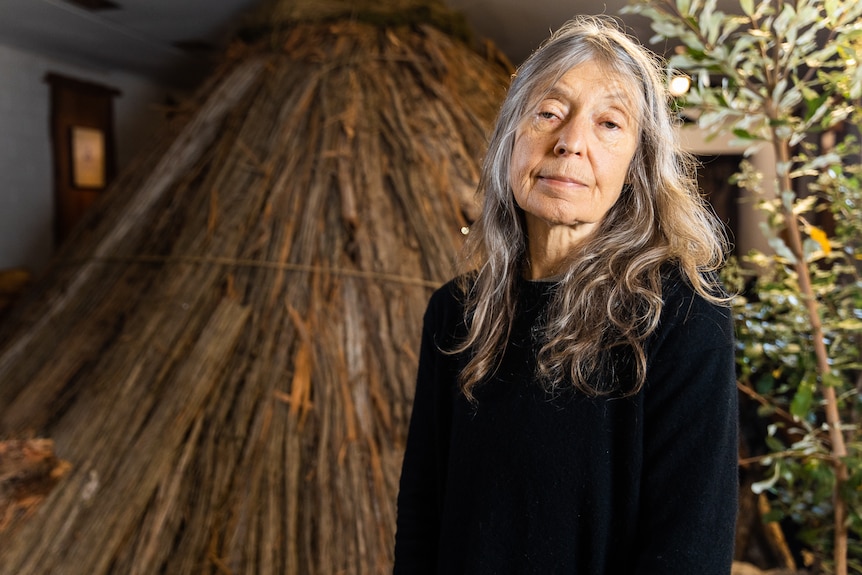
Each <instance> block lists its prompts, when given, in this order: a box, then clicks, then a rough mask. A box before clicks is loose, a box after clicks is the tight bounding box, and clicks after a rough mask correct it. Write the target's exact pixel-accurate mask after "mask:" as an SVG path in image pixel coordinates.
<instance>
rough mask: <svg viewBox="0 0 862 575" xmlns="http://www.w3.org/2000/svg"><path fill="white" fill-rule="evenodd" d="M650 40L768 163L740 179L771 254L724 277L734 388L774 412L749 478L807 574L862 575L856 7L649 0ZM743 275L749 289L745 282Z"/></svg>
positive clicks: (861, 91)
mask: <svg viewBox="0 0 862 575" xmlns="http://www.w3.org/2000/svg"><path fill="white" fill-rule="evenodd" d="M625 10H626V12H628V13H636V14H640V15H643V16H646V17H647V18H649V20H650V22H651V25H652V28H653V30H654V31H655V33H656V36H655V37H654V38H653V41H656V40H664V41H669V42H670V43H672V44H675V45H678V47H676V49H675V51H674V53H673V55H672V56H671V57H670V58H669V61H668V66H669V69H670V70H672V71H673V70H676V71H677V73H681V74H686V75H689V77H690V78H691V79H692V88H691V90H690V91H689V92H688V93H687V94H686V95H685V96H684V98H683V100H684V101H682V102H681V103H680V105H681V106H683V107H684V109H685V110H687V111H691V112H692V113H693V115H696V116H697V123H698V125H699V126H700V127H701V128H702V129H704V130H707V131H708V133H709V134H712V135H718V134H732V137H733V138H735V141H736V142H739V143H740V144H741V145H743V146H744V147H745V150H746V151H745V154H746V157H748V156H749V155H750V154H751V153H752V152H754V151H755V150H757V149H762V148H766V149H769V150H771V152H772V154H774V158H775V162H774V166H775V167H774V170H772V171H771V172H764V171H762V170H758V169H757V168H755V167H754V164H753V163H752V162H750V161H748V160H744V161H743V163H742V165H741V168H740V171H739V173H738V174H737V175H736V176H735V179H736V182H737V183H738V184H739V186H740V187H742V188H745V189H747V190H749V191H751V192H752V193H753V194H754V195H755V197H756V198H757V207H758V208H759V209H760V210H762V211H763V213H764V214H765V217H764V219H763V225H762V229H763V232H764V233H765V234H766V236H767V238H768V241H769V246H770V247H771V251H769V252H764V251H753V252H751V253H749V254H748V255H746V256H744V257H743V258H742V260H743V261H742V262H741V264H742V265H741V266H730V268H729V271H728V273H727V280H728V281H729V282H730V283H734V284H736V287H737V288H738V289H739V293H740V295H739V296H737V297H736V299H735V302H734V313H735V314H736V320H737V337H738V345H739V347H738V353H737V358H738V367H739V370H738V372H739V387H740V390H741V391H743V392H744V393H745V394H746V395H747V396H748V397H750V398H753V399H754V400H756V401H757V402H758V403H759V404H760V410H759V414H760V416H761V417H763V418H766V421H767V422H768V423H767V424H765V425H764V426H763V429H764V430H765V433H764V435H765V437H764V444H765V445H766V446H767V452H766V453H764V454H762V455H759V456H758V457H756V458H752V459H751V460H750V461H747V462H745V463H749V464H751V463H756V464H759V465H760V466H761V467H760V468H761V469H762V479H761V480H760V481H758V482H756V483H755V484H754V486H753V488H754V489H755V490H757V491H764V492H767V493H769V495H770V497H769V499H768V500H769V502H770V505H771V511H770V512H769V513H768V515H767V518H768V519H772V520H777V519H783V520H785V521H788V520H789V521H792V522H793V523H795V524H796V525H797V527H798V531H797V535H796V537H797V538H798V540H799V542H800V543H801V544H802V545H804V546H805V548H806V550H807V554H808V555H807V556H808V557H809V558H812V560H811V561H809V563H811V567H812V569H814V570H816V571H820V572H825V573H836V574H838V575H846V574H847V573H862V432H860V421H862V360H861V359H860V352H862V275H860V267H861V266H860V264H862V191H860V178H862V175H860V172H862V167H860V147H859V137H858V136H859V129H858V128H859V122H860V119H862V111H860V97H862V62H860V60H861V59H862V2H858V0H825V1H822V0H821V1H814V0H798V1H796V2H790V1H785V0H762V1H760V2H756V0H739V3H738V6H734V11H733V12H732V13H731V12H724V11H722V10H720V9H719V8H718V7H717V4H716V1H715V0H641V1H637V2H636V3H634V4H632V5H630V6H628V7H627V8H626V9H625ZM745 281H747V284H746V287H745V288H743V283H744V282H745Z"/></svg>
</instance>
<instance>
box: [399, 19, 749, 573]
mask: <svg viewBox="0 0 862 575" xmlns="http://www.w3.org/2000/svg"><path fill="white" fill-rule="evenodd" d="M480 192H481V193H483V194H484V211H483V214H482V216H481V218H480V220H479V221H478V222H477V225H476V226H475V227H474V229H473V231H472V232H471V241H472V253H473V254H474V256H475V257H473V258H471V262H472V263H473V264H474V266H473V271H471V272H468V273H465V274H464V275H462V277H461V278H460V279H459V280H456V281H452V282H450V283H449V284H447V285H446V286H444V287H443V288H441V289H440V290H438V291H437V292H436V293H435V294H434V295H433V296H432V298H431V301H430V303H429V305H428V310H427V312H426V315H425V324H424V329H423V341H422V347H421V354H420V361H419V374H418V381H417V388H416V395H415V399H414V406H413V415H412V419H411V423H410V430H409V436H408V441H407V448H406V454H405V457H404V464H403V469H402V476H401V487H400V493H399V496H398V524H397V534H396V545H395V572H396V573H398V574H410V575H416V574H422V573H437V574H441V575H444V574H445V575H455V574H462V573H465V574H470V575H477V574H492V573H493V574H504V573H512V574H527V573H535V574H542V575H545V574H556V573H568V574H579V575H628V574H639V575H640V574H647V573H651V574H663V575H712V574H715V575H719V574H721V575H726V574H727V573H729V572H730V563H731V557H732V550H733V549H732V547H733V535H734V522H735V516H736V493H737V475H736V474H737V471H736V446H737V438H736V428H737V422H736V417H737V412H736V390H735V384H734V381H735V377H734V361H733V335H732V323H731V318H730V313H729V310H728V308H727V305H726V304H727V297H726V296H725V295H724V293H723V292H722V290H721V288H720V287H719V285H718V283H717V280H716V276H715V271H716V269H717V268H718V267H719V266H720V265H721V263H722V260H723V254H724V247H725V245H724V240H723V239H722V235H721V233H720V232H719V230H720V225H719V224H718V223H717V222H716V220H715V218H714V217H713V215H712V212H711V211H710V210H709V209H708V208H707V207H706V205H705V204H704V202H703V201H702V200H701V199H700V197H699V195H698V193H697V189H696V184H695V179H694V176H693V169H692V168H691V164H690V161H689V160H688V158H687V157H686V156H685V155H684V154H683V153H682V152H681V151H680V149H679V147H678V144H677V143H676V141H675V138H674V132H673V127H672V122H671V119H670V114H669V111H668V97H667V96H666V92H665V87H664V84H663V74H662V72H661V68H660V65H659V64H658V63H657V62H656V61H655V59H654V58H653V57H651V56H650V55H649V53H648V52H647V51H646V50H644V49H643V48H642V47H640V46H639V45H638V44H637V43H635V42H634V41H632V40H631V39H630V38H628V37H627V36H626V35H624V34H623V33H622V32H620V31H619V29H618V28H616V27H615V26H614V24H613V23H612V22H611V21H608V20H604V19H599V18H586V17H585V18H579V19H576V20H574V21H572V22H569V23H568V24H567V25H565V26H564V27H563V28H562V29H561V30H559V31H558V32H557V33H555V34H554V35H553V36H552V37H551V38H550V39H549V40H548V41H546V43H545V44H543V46H542V47H540V49H539V50H537V51H536V52H535V53H534V54H533V55H532V56H531V57H530V58H529V59H528V60H527V61H526V62H525V63H524V64H523V65H522V66H521V67H520V68H519V70H518V72H517V74H516V76H515V77H514V79H513V82H512V85H511V87H510V89H509V92H508V95H507V97H506V100H505V102H504V103H503V106H502V108H501V111H500V115H499V117H498V119H497V124H496V127H495V129H494V132H493V134H492V136H491V141H490V144H489V151H488V155H487V158H486V161H485V166H484V169H483V174H482V180H481V182H480Z"/></svg>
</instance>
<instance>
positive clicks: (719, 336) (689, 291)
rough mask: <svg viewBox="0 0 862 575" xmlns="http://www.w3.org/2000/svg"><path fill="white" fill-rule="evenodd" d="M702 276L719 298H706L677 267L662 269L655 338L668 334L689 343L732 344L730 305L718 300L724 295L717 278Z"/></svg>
mask: <svg viewBox="0 0 862 575" xmlns="http://www.w3.org/2000/svg"><path fill="white" fill-rule="evenodd" d="M706 280H707V281H708V282H709V283H710V284H711V285H712V286H713V289H714V290H716V291H715V293H717V294H718V295H719V298H718V299H717V300H716V299H710V298H707V297H705V296H704V295H702V294H701V293H700V292H698V290H696V289H695V288H694V286H693V285H692V284H691V282H690V281H689V279H688V278H687V277H686V275H685V274H683V273H682V272H681V271H680V270H679V269H678V268H675V267H673V268H665V269H663V270H662V301H663V307H662V313H661V320H660V324H659V330H658V332H659V333H658V334H657V335H658V339H665V338H667V337H669V335H670V333H669V332H674V335H675V336H676V337H674V338H673V339H682V340H683V341H686V340H687V341H688V343H689V344H690V345H694V346H697V345H699V344H701V343H707V344H710V345H728V344H731V345H732V341H733V316H732V313H731V309H730V306H729V305H728V304H727V303H724V302H723V301H721V298H722V296H723V295H724V294H723V292H721V291H719V290H721V285H720V283H719V281H718V279H717V278H713V277H708V278H706Z"/></svg>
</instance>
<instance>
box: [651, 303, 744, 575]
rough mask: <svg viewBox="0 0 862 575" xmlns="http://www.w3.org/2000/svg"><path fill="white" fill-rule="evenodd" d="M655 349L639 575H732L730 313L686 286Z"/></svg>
mask: <svg viewBox="0 0 862 575" xmlns="http://www.w3.org/2000/svg"><path fill="white" fill-rule="evenodd" d="M677 293H678V294H681V295H678V296H675V297H673V298H672V299H671V300H670V301H668V302H667V304H666V308H665V311H664V312H663V314H662V327H661V328H660V333H659V335H658V337H657V338H656V341H655V342H654V345H653V347H652V348H651V349H650V364H649V365H648V374H647V387H646V388H645V399H644V401H645V404H644V405H645V408H644V468H643V469H644V472H643V478H642V484H641V485H642V490H641V503H642V504H641V509H640V512H639V524H640V528H639V537H638V539H639V541H640V542H641V544H642V546H641V549H640V553H639V556H640V561H639V564H638V570H637V573H638V574H639V575H646V574H655V575H658V574H662V575H670V574H674V575H675V574H683V573H686V574H688V573H697V574H698V575H727V574H728V573H730V568H731V562H732V559H733V542H734V536H735V523H736V513H737V497H738V468H737V465H738V464H737V449H738V444H737V427H738V412H737V391H736V375H735V368H734V344H733V323H732V318H731V313H730V310H729V309H726V308H723V307H719V306H715V305H713V304H710V303H709V302H707V301H705V300H704V299H702V298H700V297H699V296H696V295H694V294H693V293H692V292H691V291H690V290H688V289H686V288H681V289H680V290H679V291H678V292H677Z"/></svg>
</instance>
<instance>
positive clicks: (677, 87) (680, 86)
mask: <svg viewBox="0 0 862 575" xmlns="http://www.w3.org/2000/svg"><path fill="white" fill-rule="evenodd" d="M689 88H691V78H689V77H688V76H682V75H680V76H674V77H673V78H671V80H670V86H669V87H668V90H669V91H670V95H671V96H673V97H675V98H679V97H680V96H683V95H685V94H686V93H687V92H688V89H689Z"/></svg>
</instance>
